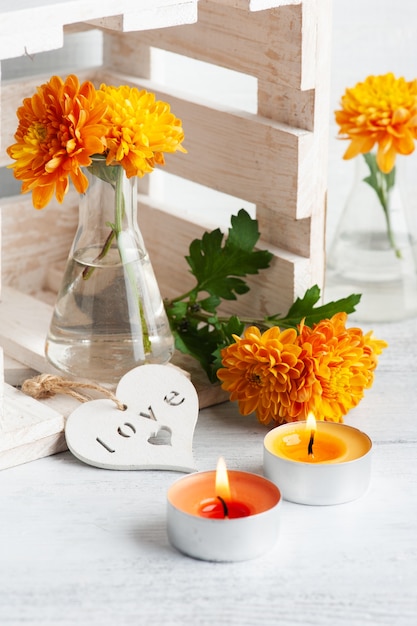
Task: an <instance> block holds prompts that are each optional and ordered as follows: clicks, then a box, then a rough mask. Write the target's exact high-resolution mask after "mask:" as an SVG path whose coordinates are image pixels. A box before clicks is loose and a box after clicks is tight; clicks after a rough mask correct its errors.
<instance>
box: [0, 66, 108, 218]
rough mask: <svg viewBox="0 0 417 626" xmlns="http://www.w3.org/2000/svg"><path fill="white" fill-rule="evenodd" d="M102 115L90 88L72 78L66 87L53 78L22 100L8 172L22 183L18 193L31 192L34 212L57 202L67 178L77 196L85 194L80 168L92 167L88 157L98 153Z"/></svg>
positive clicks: (102, 109)
mask: <svg viewBox="0 0 417 626" xmlns="http://www.w3.org/2000/svg"><path fill="white" fill-rule="evenodd" d="M104 111H105V105H104V104H100V103H98V102H97V100H96V96H95V89H94V86H93V85H92V83H90V82H89V81H86V82H84V83H82V85H80V83H79V81H78V78H77V77H76V76H74V75H71V76H68V78H67V79H66V80H65V82H64V81H63V80H62V79H61V78H59V77H58V76H53V77H52V78H51V80H50V81H49V82H48V83H46V84H44V85H41V86H40V87H39V88H38V90H37V93H35V94H34V95H33V96H32V97H31V98H25V99H24V101H23V104H22V106H21V107H19V109H18V111H17V117H18V119H19V125H18V128H17V131H16V134H15V140H16V143H15V144H13V145H12V146H10V147H9V148H8V149H7V153H8V155H9V156H10V157H11V158H12V159H14V160H15V161H16V162H15V163H13V164H12V165H11V166H10V167H12V168H13V169H14V175H15V178H17V179H18V180H21V181H23V183H22V193H26V192H28V191H31V192H32V200H33V205H34V207H35V208H36V209H42V208H43V207H44V206H46V204H48V202H49V201H50V200H51V198H52V196H53V194H54V192H55V195H56V198H57V200H58V202H62V201H63V199H64V196H65V194H66V193H67V190H68V184H69V181H68V178H69V177H70V178H71V180H72V182H73V183H74V186H75V188H76V189H77V190H78V191H79V192H84V191H85V190H86V188H87V185H88V183H87V179H86V177H85V176H84V174H83V173H82V171H81V169H80V168H81V166H85V165H89V164H90V163H91V159H90V156H91V155H93V154H95V153H100V152H103V149H104V146H105V144H104V135H105V130H106V129H105V126H104V125H103V124H102V122H101V118H102V117H103V115H104Z"/></svg>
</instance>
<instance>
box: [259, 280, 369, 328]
mask: <svg viewBox="0 0 417 626" xmlns="http://www.w3.org/2000/svg"><path fill="white" fill-rule="evenodd" d="M319 299H320V289H319V287H318V286H317V285H314V286H313V287H311V288H310V289H307V291H306V293H305V294H304V296H303V298H297V299H296V300H295V302H294V304H293V305H292V306H291V307H290V308H289V310H288V313H287V315H286V316H285V317H280V316H279V315H271V316H268V317H267V318H265V319H266V321H267V322H268V326H272V325H274V324H276V325H277V326H279V327H280V328H296V327H297V326H298V325H299V324H300V322H301V321H302V320H305V323H306V324H307V326H312V325H313V324H316V323H317V322H320V321H321V320H324V319H329V318H330V317H332V316H333V315H335V314H336V313H342V312H344V313H347V314H349V313H353V312H354V311H355V309H356V306H357V304H358V303H359V301H360V299H361V296H360V295H359V294H351V295H350V296H347V297H346V298H341V299H340V300H335V301H334V302H327V303H326V304H323V305H321V306H318V307H315V306H314V305H315V304H316V303H317V302H318V301H319Z"/></svg>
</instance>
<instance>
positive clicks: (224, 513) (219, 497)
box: [217, 496, 229, 517]
mask: <svg viewBox="0 0 417 626" xmlns="http://www.w3.org/2000/svg"><path fill="white" fill-rule="evenodd" d="M217 499H218V500H220V502H221V505H222V507H223V515H224V516H225V517H229V509H228V508H227V504H226V502H225V501H224V500H223V498H222V497H221V496H217Z"/></svg>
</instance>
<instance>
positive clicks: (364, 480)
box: [264, 421, 372, 505]
mask: <svg viewBox="0 0 417 626" xmlns="http://www.w3.org/2000/svg"><path fill="white" fill-rule="evenodd" d="M297 437H298V440H297ZM309 437H310V433H309V431H308V429H307V428H306V422H292V423H289V424H283V425H282V426H278V427H277V428H274V429H273V430H271V431H270V432H269V433H268V434H267V435H266V437H265V439H264V472H265V476H267V477H268V478H269V479H270V480H272V481H273V482H274V483H275V484H276V485H277V486H278V487H279V489H280V491H281V493H282V497H283V498H284V500H289V501H291V502H296V503H299V504H313V505H326V504H342V503H344V502H349V501H351V500H355V499H356V498H359V497H360V496H361V495H363V494H364V493H365V491H366V490H367V489H368V487H369V483H370V479H371V450H372V441H371V440H370V438H369V437H368V435H366V434H365V433H363V432H362V431H360V430H358V429H357V428H353V427H352V426H347V425H346V424H339V423H334V422H323V421H319V422H317V430H316V431H315V436H314V446H313V450H315V455H314V458H311V457H310V458H309V456H308V443H309ZM292 447H293V448H292ZM291 448H292V449H291ZM304 448H305V452H304V453H303V452H300V450H301V449H302V450H304ZM303 454H304V457H303Z"/></svg>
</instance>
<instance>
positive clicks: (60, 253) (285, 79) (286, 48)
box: [0, 0, 331, 464]
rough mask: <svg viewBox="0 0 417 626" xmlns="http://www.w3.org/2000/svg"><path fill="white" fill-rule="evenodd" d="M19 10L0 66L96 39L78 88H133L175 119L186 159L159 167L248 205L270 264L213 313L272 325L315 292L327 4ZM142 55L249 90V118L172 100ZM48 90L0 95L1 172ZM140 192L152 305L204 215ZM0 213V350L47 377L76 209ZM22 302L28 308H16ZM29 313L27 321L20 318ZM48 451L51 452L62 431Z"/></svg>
mask: <svg viewBox="0 0 417 626" xmlns="http://www.w3.org/2000/svg"><path fill="white" fill-rule="evenodd" d="M20 5H23V8H22V7H21V6H20V8H19V10H18V9H17V8H13V7H12V8H10V7H9V8H8V9H0V11H1V15H0V58H3V59H6V58H11V57H18V56H20V55H24V54H29V55H33V54H36V53H37V52H40V51H42V50H46V49H57V48H59V47H61V46H62V45H63V42H64V33H65V32H74V31H76V30H86V29H90V28H99V29H101V30H102V32H103V65H102V66H100V67H95V68H91V69H86V70H83V71H82V73H80V72H77V73H78V74H79V75H80V77H82V78H89V79H91V80H93V81H94V82H95V83H97V84H98V83H100V82H101V81H104V82H107V83H111V84H122V83H129V84H134V85H138V86H139V87H142V86H143V87H146V88H147V89H149V90H151V91H154V92H155V93H156V94H157V96H158V98H161V99H164V100H166V101H168V102H170V104H171V105H172V109H173V111H174V112H175V113H176V115H177V116H178V117H180V118H182V121H183V126H184V129H185V133H186V147H187V150H188V155H185V156H184V155H180V156H178V157H175V158H170V159H167V165H166V168H164V169H166V170H167V171H168V172H170V173H172V174H175V175H177V176H179V177H181V178H182V179H186V180H189V181H192V182H194V183H199V184H201V185H205V186H207V187H209V188H212V189H216V190H219V191H221V192H224V193H227V194H229V195H230V196H236V197H238V198H240V199H243V200H245V201H247V202H250V203H253V204H254V205H255V206H256V217H257V219H258V221H259V225H260V230H261V242H260V247H264V248H268V249H269V250H271V252H273V254H274V258H273V261H272V265H271V268H270V269H269V270H267V271H266V272H263V273H261V274H260V275H259V276H255V277H253V278H251V280H250V284H251V291H250V293H249V295H248V296H244V297H242V298H241V299H240V300H239V302H238V304H236V303H229V304H228V306H226V307H225V312H228V313H232V312H236V313H238V314H241V315H257V316H259V315H263V314H267V313H273V312H283V313H284V312H285V311H286V309H287V308H288V307H289V305H290V304H291V303H292V302H293V300H294V298H295V297H296V296H298V295H302V294H303V293H304V291H305V289H306V288H308V287H310V286H311V285H313V284H315V283H317V284H319V285H322V282H323V274H324V219H325V199H326V159H327V130H328V86H329V41H330V33H331V16H330V11H331V0H298V1H297V0H293V1H291V0H216V1H214V0H199V2H198V4H197V0H138V1H137V2H136V3H134V8H132V3H131V2H130V0H119V2H118V3H117V15H114V12H115V8H114V7H115V3H114V2H113V1H112V0H99V1H96V0H66V1H65V2H62V1H60V0H56V1H55V2H51V3H49V4H48V5H46V6H45V5H41V3H39V2H37V1H36V0H22V2H21V3H20ZM153 48H158V49H162V50H166V51H168V52H171V53H175V54H178V55H181V56H182V57H186V58H191V59H193V60H198V61H203V62H205V63H210V64H214V65H216V66H219V67H222V68H227V69H228V70H234V71H236V72H241V73H243V74H248V75H250V76H252V77H254V78H255V79H256V82H257V111H256V112H254V113H248V112H247V111H243V110H241V109H240V108H239V107H237V106H234V107H231V106H225V105H220V104H216V103H214V102H213V101H212V100H211V99H209V98H207V97H206V98H203V97H201V94H200V93H198V92H193V87H192V85H190V86H189V88H188V86H187V91H186V93H184V91H181V90H179V89H177V88H176V87H175V86H174V87H173V86H172V85H170V86H168V85H166V84H163V83H161V82H155V77H154V75H153V72H152V67H151V54H150V51H151V50H152V49H153ZM49 77H50V73H49V74H48V75H45V76H36V77H28V78H24V79H16V80H10V81H3V82H2V84H1V106H2V112H1V146H2V150H1V152H0V166H4V165H6V164H7V163H8V157H7V155H6V153H5V147H6V146H8V145H9V144H10V143H12V141H13V132H14V129H15V128H16V109H17V107H18V105H19V104H20V102H21V100H22V99H23V98H24V97H26V96H28V95H30V94H31V93H33V91H34V89H35V87H36V85H38V84H40V83H41V82H45V81H46V80H48V79H49ZM144 191H146V189H145V190H144ZM146 193H147V195H145V196H142V197H141V200H140V201H141V214H140V224H141V228H142V230H143V233H144V236H145V241H146V243H147V247H148V250H149V252H150V255H151V259H152V262H153V265H154V267H155V272H156V275H157V277H158V280H159V283H160V287H161V292H162V294H163V296H165V297H170V296H172V295H174V294H177V293H178V289H179V287H178V286H179V285H181V289H183V287H186V286H187V284H190V280H191V278H190V275H189V273H188V269H187V266H186V264H185V261H184V255H185V254H186V253H187V251H188V246H189V243H190V242H191V240H192V239H193V238H195V237H199V236H201V234H202V232H203V231H204V230H206V228H207V224H208V223H209V220H208V219H207V215H205V214H203V212H201V213H202V214H201V215H198V217H197V219H193V220H191V219H189V217H187V216H186V215H184V214H182V213H181V206H180V201H179V206H178V207H176V210H175V211H174V212H173V211H172V207H169V210H167V207H164V206H163V205H162V204H161V203H160V202H158V200H157V199H156V198H155V197H153V196H152V195H151V193H149V192H146ZM195 202H196V203H198V202H199V197H198V196H196V198H195ZM174 204H175V203H174ZM240 208H241V207H240V205H237V206H236V212H237V210H239V209H240ZM1 209H2V286H3V289H2V302H1V303H0V345H2V346H3V348H4V349H5V352H6V354H7V356H8V357H12V358H14V359H17V360H18V361H19V362H20V363H22V372H25V371H27V368H32V369H34V370H41V371H46V370H47V365H46V363H45V361H44V359H43V353H42V351H43V341H44V335H45V328H46V327H47V324H48V323H49V315H50V304H51V302H52V298H53V296H51V290H52V291H53V288H54V286H55V285H56V282H57V277H58V280H59V272H60V268H61V267H62V265H63V263H64V260H65V257H66V255H67V252H68V248H69V246H70V242H71V239H72V236H73V232H74V229H75V226H76V222H77V197H76V195H75V194H74V193H70V194H69V195H68V197H67V199H66V203H65V206H64V207H60V206H59V205H57V204H56V203H55V202H52V203H51V204H50V205H48V207H47V208H46V209H44V210H43V211H41V212H39V211H35V210H34V209H33V208H32V204H31V199H30V197H28V196H18V197H15V198H7V199H4V200H3V201H2V204H1ZM161 224H163V230H162V229H161ZM11 288H12V289H11ZM27 294H29V295H30V296H33V295H35V296H36V299H31V298H29V300H26V299H25V300H24V302H25V305H24V306H21V305H19V302H20V301H21V297H22V295H23V296H25V298H27V297H29V296H28V295H27ZM39 299H40V300H45V301H46V302H48V304H45V303H44V302H38V300H39ZM38 310H40V311H42V312H41V313H40V315H39V316H36V315H34V314H33V313H32V311H38ZM13 329H14V330H13ZM11 373H12V369H10V374H11ZM13 376H14V380H15V379H16V368H13ZM197 377H198V375H197ZM200 390H201V399H202V404H203V405H207V404H209V403H210V402H215V401H218V400H219V396H218V394H217V392H215V393H214V392H213V391H212V390H209V391H207V389H206V388H205V386H204V383H202V384H201V385H200ZM204 394H205V395H204ZM203 396H204V397H203ZM222 397H223V396H222ZM39 404H42V403H39ZM64 412H65V411H64ZM3 413H4V411H3ZM1 438H2V431H1V427H0V440H1ZM56 439H57V441H58V440H59V441H62V428H61V429H59V428H58V432H57V433H56ZM1 450H2V448H1V447H0V458H1V455H2V454H5V452H4V451H3V452H2V451H1ZM45 453H47V454H49V453H51V451H50V449H49V450H48V451H47V452H45ZM7 454H8V459H9V460H8V463H9V464H13V461H12V455H11V454H10V453H7ZM41 455H42V453H41V452H39V456H41ZM31 458H33V456H32V457H31ZM22 460H24V457H22V456H19V458H18V459H16V462H21V461H22Z"/></svg>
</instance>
